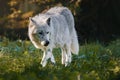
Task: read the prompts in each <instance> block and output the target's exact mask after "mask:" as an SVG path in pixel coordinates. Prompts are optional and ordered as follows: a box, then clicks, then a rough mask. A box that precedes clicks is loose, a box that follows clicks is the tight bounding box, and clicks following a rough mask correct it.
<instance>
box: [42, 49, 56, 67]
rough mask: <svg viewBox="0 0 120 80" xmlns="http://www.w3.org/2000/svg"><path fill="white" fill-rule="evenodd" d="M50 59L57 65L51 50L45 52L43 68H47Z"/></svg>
mask: <svg viewBox="0 0 120 80" xmlns="http://www.w3.org/2000/svg"><path fill="white" fill-rule="evenodd" d="M49 58H50V60H51V62H52V63H53V64H55V59H54V56H53V54H52V51H51V50H47V51H44V54H43V58H42V61H41V64H42V66H43V67H45V66H46V64H47V60H48V59H49Z"/></svg>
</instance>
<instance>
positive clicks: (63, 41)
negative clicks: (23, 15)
mask: <svg viewBox="0 0 120 80" xmlns="http://www.w3.org/2000/svg"><path fill="white" fill-rule="evenodd" d="M74 26H75V23H74V17H73V15H72V13H71V11H70V10H69V9H68V8H67V7H53V8H51V9H49V10H48V11H47V12H45V13H40V14H38V15H36V16H34V17H30V19H29V27H28V36H29V38H30V40H31V42H32V43H33V45H34V46H35V47H36V48H38V49H41V50H42V51H43V58H42V60H41V65H42V66H43V67H45V66H46V64H47V61H48V59H50V61H51V62H52V63H54V64H55V63H56V62H55V59H54V56H53V54H52V50H53V49H54V48H60V49H61V52H62V53H61V55H62V59H61V62H62V64H63V65H65V66H68V65H69V64H70V63H71V61H72V53H73V54H78V52H79V43H78V38H77V33H76V30H75V27H74Z"/></svg>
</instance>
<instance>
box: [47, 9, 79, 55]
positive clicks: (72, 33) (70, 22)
mask: <svg viewBox="0 0 120 80" xmlns="http://www.w3.org/2000/svg"><path fill="white" fill-rule="evenodd" d="M47 13H48V14H60V15H63V16H64V17H65V19H66V22H67V24H68V28H69V32H70V36H71V51H72V53H74V54H78V52H79V43H78V39H77V34H76V30H75V27H74V26H75V23H74V18H73V15H72V13H71V11H70V10H69V9H68V8H66V7H54V8H51V9H50V10H48V11H47Z"/></svg>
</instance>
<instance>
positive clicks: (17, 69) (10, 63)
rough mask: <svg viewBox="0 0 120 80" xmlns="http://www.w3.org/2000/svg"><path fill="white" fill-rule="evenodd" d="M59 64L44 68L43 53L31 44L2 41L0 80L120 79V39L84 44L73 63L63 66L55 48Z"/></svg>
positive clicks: (19, 41)
mask: <svg viewBox="0 0 120 80" xmlns="http://www.w3.org/2000/svg"><path fill="white" fill-rule="evenodd" d="M53 54H54V56H55V60H56V64H55V65H53V64H51V63H50V61H48V64H47V66H46V67H44V68H43V67H42V66H41V65H40V61H41V58H42V55H43V54H42V51H41V50H38V49H36V48H35V47H34V46H33V45H32V44H31V42H30V41H27V40H25V41H22V40H17V41H10V40H8V39H4V40H2V41H1V42H0V80H120V77H119V76H120V39H117V40H115V41H112V42H110V43H109V44H108V45H104V44H100V43H99V42H94V43H85V44H83V45H80V51H79V55H73V57H72V58H73V61H72V63H71V64H70V65H69V66H67V67H64V66H63V65H62V64H61V51H60V49H54V51H53Z"/></svg>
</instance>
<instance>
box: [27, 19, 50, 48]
mask: <svg viewBox="0 0 120 80" xmlns="http://www.w3.org/2000/svg"><path fill="white" fill-rule="evenodd" d="M28 33H29V38H30V40H31V41H32V42H33V44H34V45H35V46H36V47H37V48H39V46H43V47H47V46H48V45H49V44H50V35H51V18H47V19H42V18H41V19H39V20H38V19H37V20H36V18H30V23H29V29H28Z"/></svg>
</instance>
